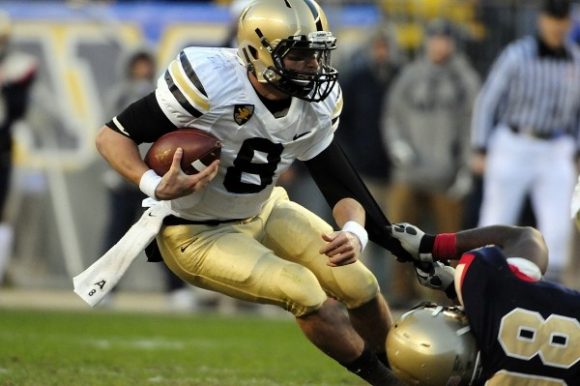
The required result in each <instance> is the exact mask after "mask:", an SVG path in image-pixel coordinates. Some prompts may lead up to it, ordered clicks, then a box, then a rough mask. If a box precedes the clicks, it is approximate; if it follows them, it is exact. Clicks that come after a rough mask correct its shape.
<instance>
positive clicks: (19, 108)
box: [2, 73, 35, 122]
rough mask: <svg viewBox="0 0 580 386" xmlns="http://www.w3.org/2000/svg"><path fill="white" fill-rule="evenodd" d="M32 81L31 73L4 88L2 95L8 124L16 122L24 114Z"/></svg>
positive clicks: (32, 75)
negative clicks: (4, 100)
mask: <svg viewBox="0 0 580 386" xmlns="http://www.w3.org/2000/svg"><path fill="white" fill-rule="evenodd" d="M34 79H35V73H32V74H31V75H29V76H27V77H26V78H25V79H23V80H21V81H19V82H16V83H10V84H8V85H6V86H4V88H3V90H2V93H3V94H4V96H5V99H6V105H7V110H8V119H9V121H10V122H13V121H16V120H18V119H20V118H22V117H23V116H24V114H26V109H27V107H28V99H29V95H30V89H31V86H32V83H33V82H34Z"/></svg>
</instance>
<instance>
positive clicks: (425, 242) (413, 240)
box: [391, 223, 435, 263]
mask: <svg viewBox="0 0 580 386" xmlns="http://www.w3.org/2000/svg"><path fill="white" fill-rule="evenodd" d="M391 234H392V236H393V237H394V238H396V239H397V240H399V241H400V243H401V245H402V246H403V248H404V249H405V250H406V251H407V252H409V254H410V255H411V256H412V257H413V259H414V260H415V261H417V262H426V263H432V262H433V255H432V249H433V244H434V242H435V236H434V235H430V234H427V233H425V232H423V231H422V230H421V229H420V228H419V227H417V226H415V225H412V224H409V223H398V224H393V226H392V227H391Z"/></svg>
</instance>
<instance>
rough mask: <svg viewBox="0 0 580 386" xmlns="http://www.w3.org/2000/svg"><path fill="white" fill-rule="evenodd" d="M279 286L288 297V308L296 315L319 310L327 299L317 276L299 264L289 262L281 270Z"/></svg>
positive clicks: (286, 301)
mask: <svg viewBox="0 0 580 386" xmlns="http://www.w3.org/2000/svg"><path fill="white" fill-rule="evenodd" d="M278 288H279V289H280V291H281V292H282V293H283V294H284V295H285V297H286V300H285V303H286V308H287V309H288V311H290V312H291V313H292V314H293V315H294V316H296V317H300V316H304V315H307V314H310V313H313V312H315V311H317V310H318V309H320V307H322V304H323V303H324V302H325V301H326V299H327V297H326V293H325V292H324V290H323V289H322V287H321V286H320V283H318V280H317V279H316V276H314V274H313V273H312V272H311V271H310V270H309V269H308V268H305V267H303V266H301V265H298V264H288V265H287V266H285V267H284V268H283V269H282V270H281V272H280V275H279V277H278Z"/></svg>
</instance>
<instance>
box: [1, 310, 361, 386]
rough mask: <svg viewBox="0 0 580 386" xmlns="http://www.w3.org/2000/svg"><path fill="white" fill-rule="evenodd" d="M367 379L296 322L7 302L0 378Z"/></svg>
mask: <svg viewBox="0 0 580 386" xmlns="http://www.w3.org/2000/svg"><path fill="white" fill-rule="evenodd" d="M362 384H363V383H362V382H361V381H359V380H358V379H357V378H356V377H355V376H353V375H351V374H349V373H348V372H347V371H346V370H344V369H343V368H342V367H341V366H339V365H338V364H336V363H335V362H334V361H332V360H331V359H329V358H327V357H326V356H324V355H323V354H322V353H320V352H319V351H318V350H317V349H316V348H314V346H312V345H311V344H310V343H309V342H308V341H307V340H306V338H305V337H303V336H302V333H301V332H300V331H299V329H298V327H297V326H296V325H295V323H294V322H293V321H291V320H269V319H260V318H259V317H251V316H240V317H219V316H194V315H151V314H126V313H112V312H104V311H92V312H64V311H63V312H56V311H23V310H9V309H0V386H44V385H55V386H56V385H58V386H65V385H74V386H77V385H78V386H92V385H95V386H97V385H103V386H130V385H139V386H142V385H171V386H173V385H200V386H201V385H203V386H210V385H216V386H228V385H232V386H244V385H252V386H253V385H256V386H266V385H296V386H303V385H362Z"/></svg>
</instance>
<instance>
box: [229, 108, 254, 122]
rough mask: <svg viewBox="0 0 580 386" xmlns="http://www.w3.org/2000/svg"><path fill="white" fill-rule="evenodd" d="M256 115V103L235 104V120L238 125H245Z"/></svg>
mask: <svg viewBox="0 0 580 386" xmlns="http://www.w3.org/2000/svg"><path fill="white" fill-rule="evenodd" d="M252 115H254V105H235V106H234V121H236V123H237V124H238V125H240V126H241V125H243V124H244V123H246V122H248V121H249V120H250V118H252Z"/></svg>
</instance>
